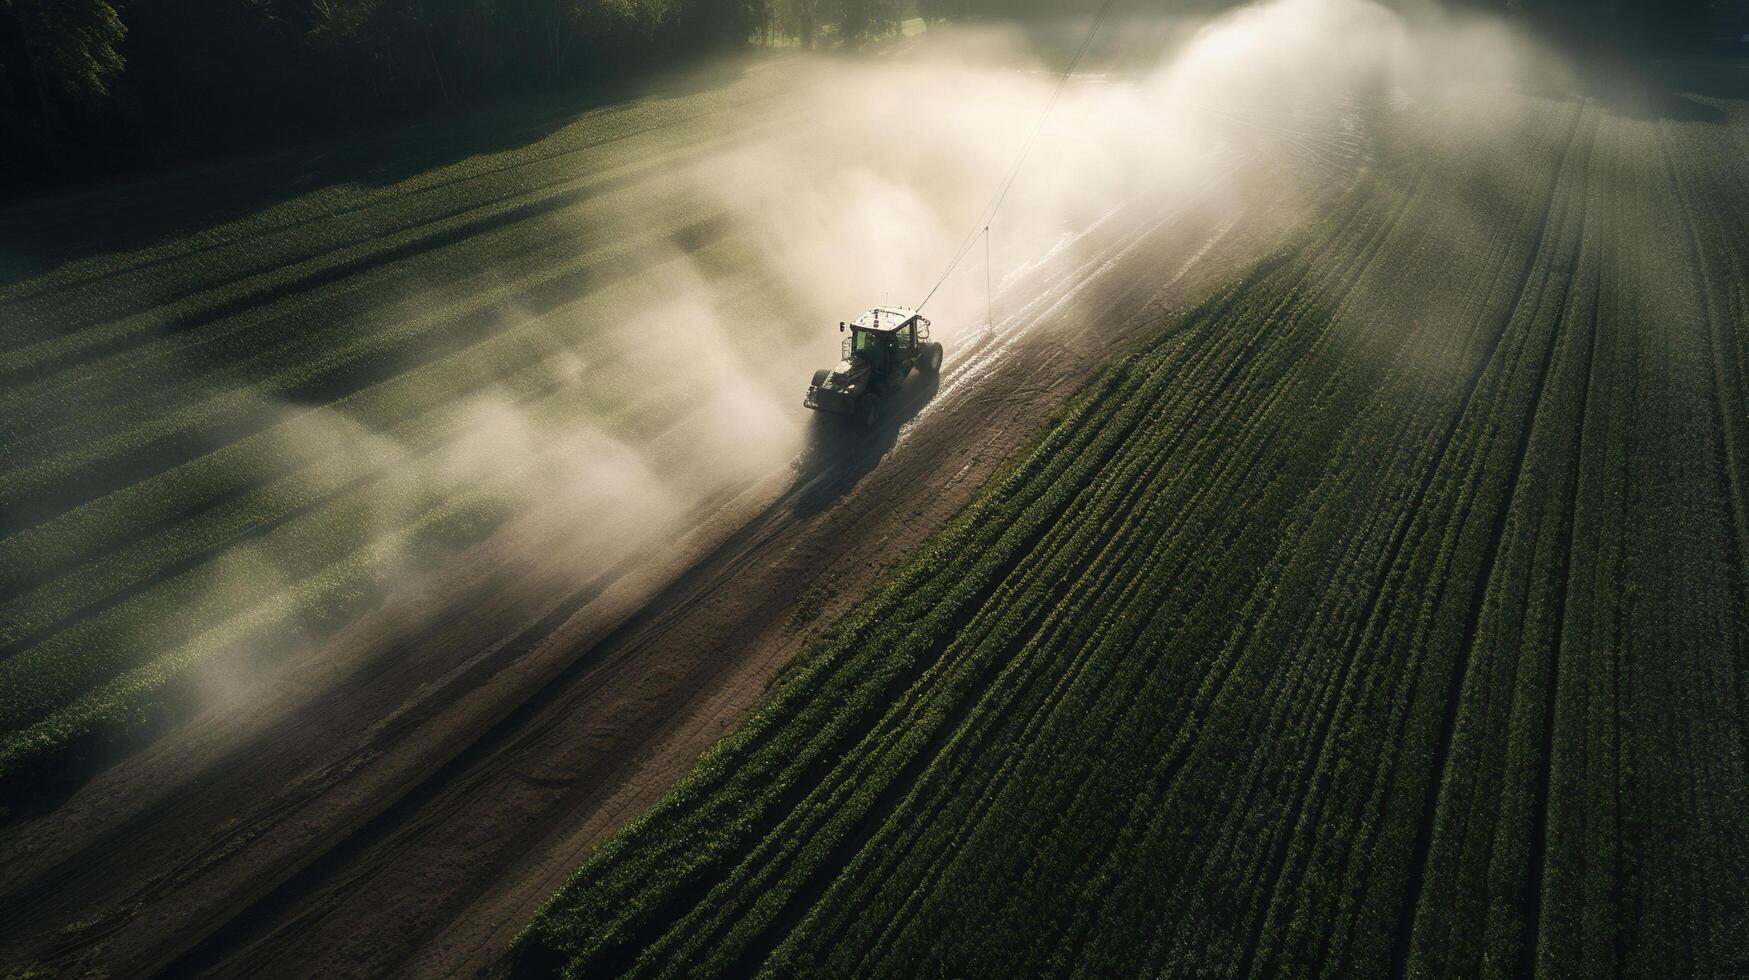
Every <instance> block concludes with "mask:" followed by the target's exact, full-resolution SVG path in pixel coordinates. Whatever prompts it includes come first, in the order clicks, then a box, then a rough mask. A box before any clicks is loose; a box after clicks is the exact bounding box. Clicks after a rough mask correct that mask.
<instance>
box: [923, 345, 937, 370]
mask: <svg viewBox="0 0 1749 980" xmlns="http://www.w3.org/2000/svg"><path fill="white" fill-rule="evenodd" d="M921 365H922V367H923V373H925V374H936V373H938V372H939V371H940V370H941V345H940V344H930V345H928V346H927V347H925V348H924V349H923V357H922V359H921Z"/></svg>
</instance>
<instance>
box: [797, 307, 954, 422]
mask: <svg viewBox="0 0 1749 980" xmlns="http://www.w3.org/2000/svg"><path fill="white" fill-rule="evenodd" d="M846 331H848V332H849V333H850V336H848V337H846V338H844V347H843V351H842V356H841V357H840V359H839V361H838V366H837V367H835V368H832V369H831V370H820V371H815V372H814V383H813V384H811V385H809V386H808V396H807V398H805V399H803V400H802V404H803V405H805V406H807V407H808V408H811V409H813V410H814V411H816V412H826V413H829V414H832V415H843V416H849V417H853V418H855V419H856V420H857V421H858V422H860V423H862V424H863V425H864V426H865V427H867V428H873V427H875V426H876V425H879V424H880V421H881V416H883V415H884V414H885V407H886V406H885V402H886V399H887V398H888V397H889V396H891V395H893V394H894V393H896V392H897V391H898V390H899V387H900V386H901V385H903V384H904V383H905V379H906V378H907V377H910V375H911V369H912V368H916V369H917V370H918V371H920V372H923V373H925V374H934V373H936V372H937V371H940V370H941V345H940V344H937V343H932V342H931V341H930V339H929V321H928V320H925V319H923V317H922V316H921V315H920V314H918V313H917V312H916V311H915V310H904V309H895V308H892V307H879V308H876V309H872V310H869V311H868V312H867V313H864V314H863V315H862V316H861V317H858V318H857V321H856V322H855V323H840V324H838V332H839V333H844V332H846Z"/></svg>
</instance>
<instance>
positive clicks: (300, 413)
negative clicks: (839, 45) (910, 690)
mask: <svg viewBox="0 0 1749 980" xmlns="http://www.w3.org/2000/svg"><path fill="white" fill-rule="evenodd" d="M793 82H794V77H793V69H792V68H790V67H789V66H786V65H781V64H778V65H773V64H766V65H763V66H761V67H760V68H758V69H756V70H754V71H751V72H748V73H746V74H744V75H742V76H740V77H738V78H734V79H731V80H730V81H728V82H726V83H723V84H717V83H716V81H712V80H706V81H704V82H700V83H699V84H697V85H694V86H693V87H692V90H684V89H685V86H681V88H682V89H683V90H681V91H678V92H674V93H669V94H661V95H655V96H651V97H647V98H643V99H639V100H635V101H629V102H626V103H622V104H613V105H609V106H607V107H605V108H602V109H598V110H595V111H592V112H587V113H584V114H582V115H577V114H576V113H574V112H573V113H571V114H570V115H569V116H564V117H557V118H556V119H555V113H554V112H553V111H552V110H551V109H550V108H549V109H548V111H547V113H546V115H545V116H543V115H541V114H540V113H539V112H538V111H528V110H523V112H524V114H525V115H526V116H528V117H529V120H530V121H528V122H527V123H526V126H527V128H528V129H529V130H531V132H528V133H522V132H517V133H515V134H513V136H516V137H520V139H519V140H518V139H513V138H510V137H505V136H504V135H503V131H505V130H507V129H512V128H513V127H512V125H511V124H510V123H506V122H504V121H503V120H496V119H493V120H491V121H490V122H491V125H490V126H488V127H485V128H484V130H485V132H486V133H487V134H488V135H493V136H495V137H496V138H501V139H504V140H505V141H506V142H511V143H513V144H515V148H513V149H505V150H498V149H495V148H494V147H493V146H492V145H491V141H490V140H488V139H486V138H485V137H480V139H479V140H478V141H477V142H478V143H479V144H480V145H478V146H476V145H473V144H471V143H469V142H467V140H466V134H465V133H464V134H463V138H458V137H457V136H456V134H455V129H454V128H453V127H445V129H444V131H443V132H442V133H441V134H439V133H433V134H430V135H427V136H421V135H420V134H418V133H414V134H412V135H409V136H404V137H402V139H403V142H404V143H405V144H406V145H405V146H404V147H398V148H397V149H398V150H399V151H400V152H401V154H402V156H401V158H399V159H401V160H402V162H403V163H404V165H405V166H406V167H408V168H410V169H411V171H412V172H411V175H410V176H404V175H402V174H398V173H394V172H387V171H381V170H380V169H377V170H366V171H360V170H358V169H357V161H350V160H349V159H347V157H346V152H345V148H344V147H342V148H340V149H338V150H334V151H331V152H330V154H329V155H330V156H333V157H335V158H337V162H336V160H330V159H327V158H325V157H324V156H322V155H321V154H310V153H304V154H302V155H299V154H293V155H291V156H290V157H289V158H286V159H269V160H267V161H265V162H263V163H258V164H249V165H244V166H242V167H241V168H235V169H233V170H220V171H217V172H216V173H214V174H205V175H203V174H199V173H197V174H195V175H193V176H191V177H189V178H187V179H185V180H182V181H181V182H179V183H178V182H172V183H170V184H169V185H168V187H167V188H166V187H163V186H155V185H153V186H147V187H146V188H145V189H144V190H143V191H136V189H135V188H132V187H129V186H126V185H124V186H121V187H119V188H114V189H107V190H100V191H97V192H94V194H93V195H92V196H91V198H90V199H75V200H73V201H71V202H57V203H53V204H50V205H42V206H35V207H34V209H33V208H32V207H28V206H27V207H25V208H23V209H20V210H18V211H15V212H14V213H12V214H11V215H10V217H9V218H8V221H9V223H10V224H11V226H12V227H13V228H15V229H17V230H18V233H19V235H18V238H16V239H14V245H13V246H11V247H10V249H9V251H8V254H6V255H5V256H3V257H0V263H4V264H5V266H6V270H7V272H8V273H9V275H8V280H7V281H6V282H5V284H0V324H3V329H0V378H3V379H4V384H5V387H4V391H3V392H0V787H4V791H5V792H4V794H3V795H4V796H5V797H6V799H0V803H3V802H6V801H7V800H8V799H11V800H16V799H28V798H30V797H31V796H32V795H33V794H35V793H36V792H38V790H40V789H41V788H42V787H44V786H46V785H49V784H52V783H54V782H55V781H56V780H58V779H59V778H60V777H61V776H62V775H64V774H66V773H75V774H76V773H77V772H78V771H80V770H81V768H82V766H83V765H84V764H85V762H86V761H88V760H91V759H93V758H98V757H101V756H103V755H104V753H105V751H106V750H107V749H108V748H109V747H110V746H115V745H121V744H125V743H127V742H129V741H130V740H133V739H135V738H136V737H137V736H139V735H140V734H142V733H145V732H149V731H151V730H153V729H154V728H155V727H156V726H159V725H161V724H163V723H165V722H168V721H172V720H174V719H175V718H177V717H179V716H181V715H183V714H185V713H186V712H187V710H188V708H189V705H190V704H191V703H194V702H197V701H199V700H200V699H201V698H203V697H206V696H207V695H209V694H210V693H211V692H210V690H207V688H210V686H211V684H212V677H213V676H214V673H215V671H214V669H213V668H214V667H215V666H216V665H225V664H236V665H248V664H261V663H267V662H270V661H271V659H272V656H273V655H274V653H275V651H278V650H282V649H285V648H288V647H290V646H292V645H295V644H296V643H298V642H302V641H305V640H307V639H310V638H319V637H321V636H322V635H324V634H325V633H327V632H330V631H332V630H333V629H334V628H336V627H338V626H339V625H342V624H344V623H346V622H348V621H349V620H350V619H351V618H353V617H354V616H355V615H356V614H357V613H358V611H359V610H360V609H361V608H366V607H368V606H370V605H371V604H373V603H375V602H376V601H378V600H379V599H380V597H381V595H382V593H383V590H384V589H385V588H387V587H388V586H389V584H390V583H392V582H394V581H395V580H396V579H397V577H399V576H404V575H405V574H407V572H408V570H409V569H410V568H415V567H417V566H418V565H419V564H420V562H421V561H423V560H424V559H426V558H428V557H431V556H435V555H440V554H445V553H449V552H453V551H454V550H455V549H457V548H459V547H461V546H463V545H465V544H467V543H469V542H472V541H476V540H479V539H480V538H482V537H483V536H485V535H486V534H488V533H490V532H491V530H492V529H493V528H494V527H496V526H498V525H499V524H500V523H501V522H503V521H504V520H505V519H506V518H507V517H508V516H510V515H512V514H517V513H521V512H523V511H525V510H526V509H527V507H528V506H529V505H530V504H531V499H530V498H531V497H533V496H535V495H536V494H538V493H539V492H540V491H543V490H551V489H552V487H553V486H554V481H555V480H560V481H562V480H564V479H565V478H566V477H565V475H564V474H563V473H561V471H564V470H565V468H566V467H568V466H570V467H573V468H574V467H575V465H576V461H577V460H586V461H587V462H588V463H590V464H599V463H601V461H602V458H603V457H607V456H611V454H612V453H613V452H615V451H616V450H617V448H618V447H623V446H626V445H635V446H639V447H647V446H651V445H655V444H658V443H661V441H662V440H663V438H664V437H665V436H666V438H667V442H668V443H669V444H684V442H685V440H684V439H683V438H677V437H676V436H675V435H674V430H676V428H677V427H679V428H684V427H680V426H679V423H680V422H681V420H683V419H687V418H690V417H692V416H694V415H695V414H696V413H698V412H700V411H701V410H705V411H708V410H711V409H712V408H713V406H711V405H709V404H708V402H707V403H705V404H701V403H700V400H698V399H693V398H682V397H677V395H678V393H679V392H680V391H681V390H683V389H685V388H687V387H689V386H696V385H697V384H699V383H700V374H699V372H698V371H696V370H674V369H672V366H671V365H669V366H663V362H665V361H672V360H674V359H675V358H676V355H678V354H681V353H684V352H683V351H677V350H675V349H674V348H673V347H672V346H671V345H667V344H668V342H667V341H665V340H662V339H661V338H656V337H651V338H648V339H642V338H641V339H640V341H639V343H638V344H634V343H632V342H631V340H630V339H629V338H630V337H633V336H636V335H637V334H638V332H639V331H640V330H645V329H646V328H647V324H646V323H643V322H640V321H638V320H636V319H633V318H630V317H626V316H623V315H622V314H621V312H620V311H622V310H625V309H628V308H630V309H645V310H659V309H661V307H660V305H659V304H655V303H651V302H649V297H650V295H651V294H652V292H653V291H655V290H658V289H664V288H671V286H669V285H667V284H670V283H672V282H673V281H674V280H675V276H676V269H677V268H678V269H680V275H681V277H682V281H685V282H695V283H701V284H702V285H700V286H699V287H698V289H697V294H698V295H699V296H700V297H703V299H700V300H697V301H696V302H695V303H694V306H693V307H692V308H691V309H689V310H686V311H685V312H687V313H689V314H690V315H692V316H695V317H701V318H702V317H703V316H706V315H708V314H710V313H711V312H712V310H713V309H714V308H715V307H716V306H717V305H719V304H720V305H721V306H723V307H730V306H732V307H734V308H736V309H738V310H740V311H741V316H743V317H745V318H747V319H749V320H751V321H752V322H755V323H757V324H758V325H759V329H754V330H742V331H739V332H737V333H736V334H735V335H734V336H733V338H732V339H731V340H727V341H720V340H719V339H713V340H710V341H709V342H711V343H717V342H722V343H724V344H725V345H726V347H727V349H726V350H724V351H723V352H722V356H723V357H724V358H725V359H727V360H729V361H730V362H731V363H740V361H741V359H745V360H746V361H747V362H750V363H754V364H766V363H769V362H770V361H772V359H773V358H774V357H777V356H778V352H788V351H789V350H790V349H791V347H792V346H793V344H792V339H793V337H792V335H791V334H788V333H786V331H792V332H793V331H795V330H797V329H806V328H807V326H809V324H808V323H807V321H806V320H803V319H800V318H797V317H779V316H772V315H769V313H770V311H771V310H772V309H774V308H785V309H790V308H791V307H788V306H786V305H785V304H786V303H787V302H788V301H787V300H786V299H785V298H784V297H783V295H782V293H781V290H777V289H772V288H769V287H770V283H769V281H768V280H767V279H765V278H764V277H763V275H762V273H761V272H760V271H759V270H758V269H756V268H754V267H753V266H752V265H751V263H750V257H749V252H748V250H747V248H746V246H745V243H744V241H741V240H738V239H737V238H736V231H735V229H736V227H737V226H736V221H735V215H733V214H731V213H728V212H725V211H724V210H723V209H722V208H720V207H718V206H716V205H715V204H713V203H712V202H710V201H708V200H703V199H701V198H700V197H699V196H698V195H696V194H687V193H677V192H676V188H677V187H679V188H682V189H684V188H685V187H687V186H689V185H687V184H686V183H685V182H684V181H676V180H675V178H674V174H675V173H676V172H685V168H686V167H688V166H695V165H696V164H697V163H698V161H699V160H701V159H704V158H707V157H708V156H709V155H710V154H712V153H720V152H722V151H723V150H724V149H725V148H728V147H732V146H733V145H735V144H736V143H737V141H740V142H745V141H747V140H750V139H754V138H758V137H760V136H762V135H766V134H768V133H769V132H771V130H772V127H775V126H778V125H781V124H782V123H783V122H785V121H786V120H787V119H791V118H793V117H794V116H795V114H796V113H797V112H799V111H801V110H800V109H798V107H797V106H796V105H795V104H794V103H793V100H791V101H785V100H784V99H781V98H779V96H780V95H782V93H784V92H787V91H793V89H794V88H795V86H794V84H793ZM494 127H495V128H494ZM367 149H369V150H370V152H369V153H363V152H361V153H360V154H359V156H360V157H361V158H362V159H364V160H366V161H372V160H374V161H376V166H377V167H378V168H380V167H381V161H382V159H383V153H382V149H381V147H380V146H378V145H372V146H370V147H368V148H367ZM373 153H374V154H375V155H374V156H372V155H371V154H373ZM443 153H447V154H449V155H450V156H451V157H452V158H459V159H453V160H452V162H441V161H439V162H436V164H435V165H432V164H433V162H432V161H431V160H429V159H428V156H429V155H431V154H443ZM306 158H309V159H306ZM324 167H328V168H331V169H329V170H324V169H323V168H324ZM348 167H351V168H353V169H347V168H348ZM336 173H338V174H340V175H342V176H347V175H350V176H351V177H352V178H353V179H342V180H336V179H334V175H335V174H336ZM306 181H308V182H311V183H314V184H315V185H316V187H317V189H315V190H311V191H308V192H303V193H300V192H299V191H298V190H297V188H298V187H299V185H300V184H302V183H304V182H306ZM262 187H265V188H266V191H265V192H262V191H261V190H260V188H262ZM286 188H289V189H286ZM136 193H140V194H144V195H147V196H148V199H146V200H140V199H136V197H135V194H136ZM251 194H255V195H256V197H253V198H252V197H250V196H249V195H251ZM150 195H156V196H157V197H161V198H163V200H162V201H157V202H156V203H154V200H155V199H151V198H150ZM203 195H210V196H211V197H212V205H211V206H212V207H214V208H222V207H223V206H225V204H226V202H228V201H232V200H233V199H235V200H236V207H237V208H238V210H239V211H241V212H243V213H244V214H245V215H246V216H245V217H241V218H238V219H237V220H234V221H231V222H229V223H218V224H213V225H207V226H198V227H196V228H195V229H194V230H193V231H192V232H186V233H175V232H179V231H180V230H179V229H178V228H177V227H176V226H175V225H174V224H173V223H170V224H164V223H162V222H164V221H166V220H168V219H166V218H165V217H164V216H163V215H162V214H160V212H164V213H168V214H174V213H178V209H179V208H180V209H184V210H185V209H186V205H187V203H188V201H189V200H191V199H200V198H202V196H203ZM261 197H266V198H267V200H268V202H269V203H267V204H265V205H262V204H261V203H260V200H259V199H260V198H261ZM275 199H277V203H275ZM202 213H203V214H204V213H205V212H202ZM628 213H636V214H637V215H638V222H637V227H636V229H635V234H630V233H628V229H627V227H626V222H625V220H624V215H626V214H628ZM105 215H118V216H120V218H119V219H118V220H123V219H125V220H133V221H135V222H136V223H137V224H138V227H128V226H126V225H119V224H105V223H104V220H103V219H104V216H105ZM141 242H145V243H147V244H141ZM57 249H62V250H64V251H65V252H67V253H69V254H74V255H84V256H86V257H84V258H80V259H77V260H74V261H66V262H61V263H59V264H56V263H55V262H53V261H50V262H49V263H47V265H46V271H45V270H44V269H42V268H38V267H36V266H34V265H32V263H33V262H37V261H40V260H41V259H42V258H43V257H44V256H48V257H49V258H51V259H53V258H54V256H55V255H56V250H57ZM718 283H726V285H721V286H720V288H719V286H718V285H717V284H718ZM656 284H663V285H660V286H658V285H656ZM670 299H675V300H678V297H670ZM667 312H668V313H670V314H675V315H678V313H677V311H676V310H672V309H671V310H668V311H667ZM700 342H701V343H703V342H706V341H704V340H700ZM786 365H787V362H786ZM715 410H716V411H717V412H718V413H719V414H720V413H721V411H722V409H721V406H715ZM506 420H508V421H506ZM499 423H503V424H499ZM585 424H586V429H587V432H588V433H589V436H590V438H591V439H593V440H594V442H593V443H592V444H591V445H587V446H579V445H578V440H577V439H576V438H571V439H567V440H552V439H541V438H533V437H531V433H532V434H534V435H537V436H538V435H539V434H541V433H545V432H547V431H550V430H553V429H555V428H557V427H559V426H561V425H563V426H567V427H569V429H568V431H575V430H577V429H578V427H579V426H580V425H585ZM686 448H690V447H684V448H681V447H678V446H677V448H674V449H671V450H670V451H669V453H668V456H667V457H662V456H661V454H660V453H652V454H647V455H646V456H645V457H644V461H646V462H649V461H652V460H653V461H654V462H649V465H652V466H658V467H660V466H662V465H668V466H669V470H668V471H667V472H664V473H663V476H664V477H665V478H670V479H673V480H677V481H678V480H683V479H684V474H683V473H678V472H677V471H679V470H684V468H685V467H686V466H687V465H688V464H687V461H686V459H685V457H686V456H687V455H688V452H687V451H686ZM487 450H490V451H489V452H488V451H487ZM622 455H623V454H622ZM677 457H678V458H677ZM664 459H666V463H664V462H663V460H664ZM694 463H696V460H694ZM555 473H560V475H559V476H555V475H554V474H555ZM719 476H720V474H712V479H716V478H718V477H719ZM704 483H708V481H703V482H701V483H700V489H699V492H700V493H701V494H702V493H704V492H705V489H704ZM612 492H614V491H613V489H612V488H611V487H609V488H606V489H604V490H600V491H599V492H597V494H596V497H597V498H600V497H601V495H602V494H603V493H612ZM572 496H573V497H575V496H576V494H573V495H572ZM686 505H690V501H681V502H678V503H677V506H686ZM614 516H615V515H614V513H613V512H612V511H611V509H609V510H607V511H603V512H602V513H601V514H600V515H598V517H599V518H600V519H603V520H612V519H613V518H614ZM630 536H631V535H630V534H629V532H628V533H627V534H626V535H625V537H628V538H629V537H630ZM610 550H611V549H605V550H603V552H602V553H601V554H600V555H599V556H598V557H599V560H601V561H603V562H606V561H608V560H610V559H611V558H612V557H613V556H612V554H610V553H609V551H610ZM239 669H240V670H241V669H242V668H241V667H239ZM245 672H246V671H245Z"/></svg>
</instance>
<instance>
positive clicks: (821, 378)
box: [814, 368, 832, 388]
mask: <svg viewBox="0 0 1749 980" xmlns="http://www.w3.org/2000/svg"><path fill="white" fill-rule="evenodd" d="M831 376H832V372H831V371H829V370H827V369H826V368H821V369H820V370H818V371H815V372H814V387H816V388H818V387H820V386H821V385H823V384H825V383H826V379H827V378H829V377H831Z"/></svg>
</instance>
